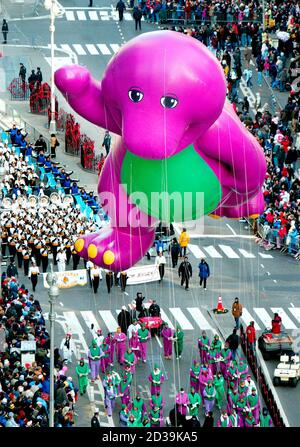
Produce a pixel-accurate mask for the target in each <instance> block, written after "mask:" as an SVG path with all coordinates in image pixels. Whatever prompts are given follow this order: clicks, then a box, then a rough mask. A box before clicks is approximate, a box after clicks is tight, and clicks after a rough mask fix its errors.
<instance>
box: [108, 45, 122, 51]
mask: <svg viewBox="0 0 300 447" xmlns="http://www.w3.org/2000/svg"><path fill="white" fill-rule="evenodd" d="M109 45H110V46H111V48H112V50H113V52H114V53H117V52H118V51H119V49H120V48H121V47H120V45H119V44H118V43H110V44H109Z"/></svg>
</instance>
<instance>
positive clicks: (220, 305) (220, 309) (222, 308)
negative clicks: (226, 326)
mask: <svg viewBox="0 0 300 447" xmlns="http://www.w3.org/2000/svg"><path fill="white" fill-rule="evenodd" d="M217 312H224V307H223V303H222V297H221V296H219V298H218V305H217Z"/></svg>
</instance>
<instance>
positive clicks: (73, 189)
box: [71, 185, 79, 194]
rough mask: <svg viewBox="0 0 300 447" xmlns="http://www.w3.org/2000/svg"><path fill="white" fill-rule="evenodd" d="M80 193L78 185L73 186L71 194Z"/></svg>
mask: <svg viewBox="0 0 300 447" xmlns="http://www.w3.org/2000/svg"><path fill="white" fill-rule="evenodd" d="M78 193H79V189H78V186H77V185H76V186H72V189H71V194H78Z"/></svg>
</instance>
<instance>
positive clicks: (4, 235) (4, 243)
mask: <svg viewBox="0 0 300 447" xmlns="http://www.w3.org/2000/svg"><path fill="white" fill-rule="evenodd" d="M7 238H8V232H7V229H6V228H5V227H4V228H3V229H2V233H1V253H2V257H4V256H5V254H6V247H7Z"/></svg>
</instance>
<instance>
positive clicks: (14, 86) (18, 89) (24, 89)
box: [8, 78, 29, 101]
mask: <svg viewBox="0 0 300 447" xmlns="http://www.w3.org/2000/svg"><path fill="white" fill-rule="evenodd" d="M8 91H9V92H10V99H11V100H12V101H26V100H28V98H29V85H28V83H27V82H26V81H23V80H22V79H21V78H14V79H13V80H12V81H11V83H10V84H9V86H8Z"/></svg>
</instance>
